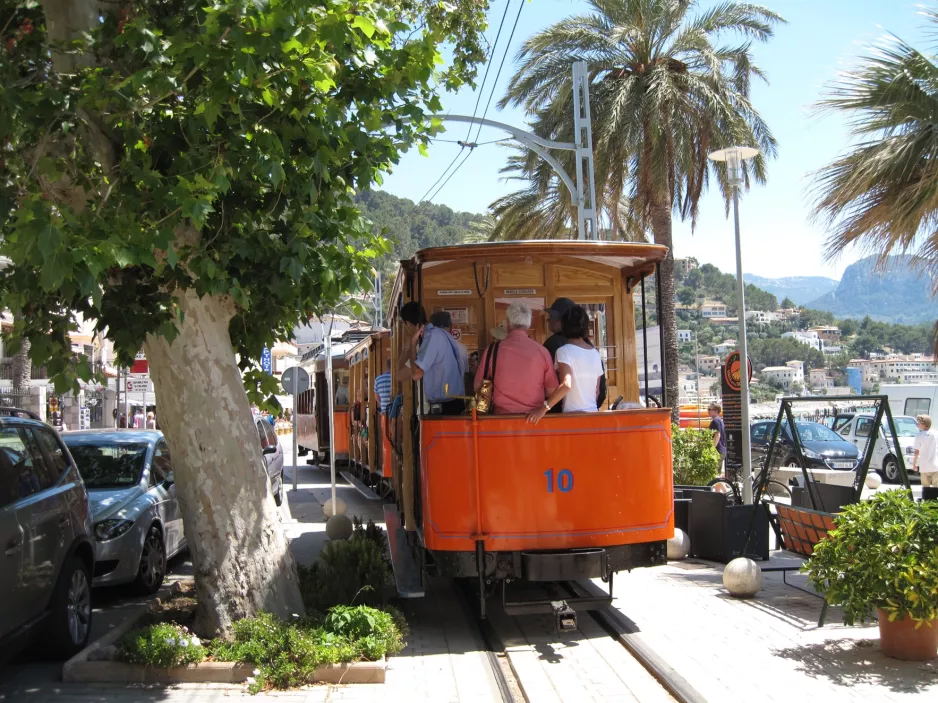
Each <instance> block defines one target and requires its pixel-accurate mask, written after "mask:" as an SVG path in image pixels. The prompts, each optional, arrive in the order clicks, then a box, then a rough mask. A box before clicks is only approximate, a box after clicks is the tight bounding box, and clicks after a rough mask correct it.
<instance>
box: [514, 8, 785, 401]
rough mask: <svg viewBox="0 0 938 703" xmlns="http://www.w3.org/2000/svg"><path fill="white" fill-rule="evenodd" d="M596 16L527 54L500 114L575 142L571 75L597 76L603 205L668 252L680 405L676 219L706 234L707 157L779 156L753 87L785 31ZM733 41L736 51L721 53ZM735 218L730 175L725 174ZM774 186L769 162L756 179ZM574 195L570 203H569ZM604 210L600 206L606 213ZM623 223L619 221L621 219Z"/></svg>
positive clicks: (645, 12)
mask: <svg viewBox="0 0 938 703" xmlns="http://www.w3.org/2000/svg"><path fill="white" fill-rule="evenodd" d="M590 5H591V8H592V9H591V12H589V13H588V14H584V15H578V16H574V17H570V18H567V19H565V20H563V21H561V22H559V23H558V24H555V25H554V26H552V27H550V28H548V29H546V30H544V31H543V32H540V33H539V34H536V35H535V36H533V37H531V38H530V39H529V40H528V41H527V42H525V44H524V47H523V48H522V50H521V52H520V54H519V61H520V63H521V65H520V68H519V69H518V71H517V73H516V74H515V75H514V77H513V78H512V81H511V84H510V85H509V88H508V93H507V95H506V96H505V98H504V99H503V100H502V101H501V103H500V105H501V106H503V107H504V106H505V105H516V106H523V107H524V108H525V110H526V111H527V112H528V114H529V115H531V116H532V117H534V118H535V119H536V127H535V129H536V131H537V132H538V133H540V134H541V135H542V136H546V137H549V138H551V139H557V140H561V139H563V137H564V135H568V137H569V135H572V134H573V125H572V122H573V105H572V79H571V75H570V73H571V64H572V63H573V62H574V61H580V60H582V61H586V62H587V63H588V65H589V76H590V99H591V108H592V123H593V145H594V152H595V157H594V160H595V171H596V174H595V178H596V186H597V188H596V190H597V200H599V199H601V198H602V199H604V202H603V203H602V204H601V206H602V207H603V209H604V210H606V211H608V212H611V213H616V212H617V211H618V208H619V203H620V202H623V200H622V196H623V194H627V198H626V200H625V201H624V202H628V203H630V206H631V208H632V209H634V211H635V217H637V218H638V221H640V222H641V223H643V224H644V225H646V226H647V227H648V228H649V229H650V230H651V232H652V234H653V236H654V241H655V242H656V243H658V244H664V245H666V246H667V247H669V254H668V257H667V259H666V260H665V261H664V262H663V263H662V266H661V278H662V281H661V291H662V301H661V323H662V324H663V325H664V340H665V349H664V350H663V353H664V355H665V365H666V372H667V396H668V398H669V400H671V402H672V404H674V407H675V413H676V407H677V406H676V403H675V401H676V399H677V397H678V373H677V364H678V344H677V327H676V321H675V315H674V257H673V253H671V252H670V248H671V218H672V214H675V213H676V214H677V215H678V216H680V217H681V218H682V219H686V218H689V219H690V220H691V221H692V223H694V222H696V216H697V206H698V203H699V201H700V196H701V194H702V193H703V192H704V190H706V187H707V185H708V184H709V179H710V177H711V171H710V168H709V163H710V162H709V161H708V159H707V154H708V153H709V152H711V151H713V150H715V149H720V148H723V147H726V146H730V145H732V144H744V145H751V146H756V147H758V148H759V149H760V150H761V152H762V154H763V155H765V156H773V155H774V154H775V149H776V145H775V139H774V138H773V137H772V135H771V133H770V131H769V129H768V127H767V126H766V124H765V123H764V122H763V120H762V118H761V117H760V116H759V114H758V112H757V111H756V109H755V107H754V106H753V105H752V103H751V101H750V98H749V95H750V84H751V81H752V79H753V77H755V78H764V75H763V73H762V71H761V70H760V69H759V68H758V67H757V66H756V65H755V64H754V63H753V61H752V56H751V54H750V46H751V43H752V41H765V40H767V39H768V38H769V37H771V36H772V28H773V26H774V25H775V24H776V23H778V22H780V21H783V20H782V19H781V17H779V16H778V15H777V14H775V13H773V12H771V11H769V10H767V9H765V8H762V7H758V6H755V5H747V4H740V3H735V2H726V3H723V4H720V5H717V6H715V7H713V8H710V9H708V10H706V11H701V12H699V13H698V14H693V11H694V10H696V3H695V2H692V1H690V0H591V2H590ZM727 34H733V35H737V36H741V37H742V40H741V41H736V43H717V42H718V40H720V37H721V36H723V35H727ZM713 175H714V177H715V178H716V181H717V184H718V186H719V188H720V191H721V192H722V194H723V197H724V200H725V201H726V203H727V212H728V208H729V199H730V196H731V191H730V188H729V185H728V183H727V181H726V172H725V170H722V169H715V170H714V171H713ZM750 177H752V178H755V180H756V181H757V182H763V181H764V180H765V160H764V157H763V156H760V157H757V158H756V159H754V160H753V161H752V162H751V166H748V167H747V172H746V179H747V183H748V180H749V178H750ZM564 195H565V194H564ZM598 204H599V203H598ZM612 219H613V221H616V220H617V218H616V217H615V216H614V217H613V218H612Z"/></svg>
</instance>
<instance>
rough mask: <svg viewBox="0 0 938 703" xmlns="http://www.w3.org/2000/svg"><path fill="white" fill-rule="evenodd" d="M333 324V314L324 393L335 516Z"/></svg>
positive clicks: (327, 337)
mask: <svg viewBox="0 0 938 703" xmlns="http://www.w3.org/2000/svg"><path fill="white" fill-rule="evenodd" d="M333 322H335V313H333V314H332V318H331V319H330V321H329V333H328V334H327V335H326V393H327V394H328V396H329V398H328V408H329V472H330V475H331V477H332V514H333V515H335V514H336V500H335V414H334V410H333V407H334V402H333V401H334V400H335V398H334V397H333V395H332V385H333V384H332V323H333Z"/></svg>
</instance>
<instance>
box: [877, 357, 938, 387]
mask: <svg viewBox="0 0 938 703" xmlns="http://www.w3.org/2000/svg"><path fill="white" fill-rule="evenodd" d="M869 365H870V367H871V368H872V369H874V371H875V373H876V376H877V377H878V378H880V379H885V380H887V381H898V380H900V378H901V377H903V376H909V375H913V374H929V373H934V372H936V371H938V365H936V364H935V358H934V357H932V356H923V355H922V354H913V355H909V356H898V355H890V357H888V358H886V359H877V360H875V361H870V362H869ZM900 382H902V383H906V381H900Z"/></svg>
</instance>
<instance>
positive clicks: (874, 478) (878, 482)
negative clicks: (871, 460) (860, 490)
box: [866, 471, 883, 491]
mask: <svg viewBox="0 0 938 703" xmlns="http://www.w3.org/2000/svg"><path fill="white" fill-rule="evenodd" d="M882 485H883V477H882V476H880V475H879V474H878V473H876V472H875V471H871V472H870V473H868V474H867V475H866V487H867V488H869V489H870V490H873V491H875V490H876V489H877V488H879V487H880V486H882Z"/></svg>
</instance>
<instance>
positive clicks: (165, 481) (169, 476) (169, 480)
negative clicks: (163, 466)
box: [163, 471, 176, 488]
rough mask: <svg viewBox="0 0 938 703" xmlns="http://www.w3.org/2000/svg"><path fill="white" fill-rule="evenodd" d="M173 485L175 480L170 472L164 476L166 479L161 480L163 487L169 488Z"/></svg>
mask: <svg viewBox="0 0 938 703" xmlns="http://www.w3.org/2000/svg"><path fill="white" fill-rule="evenodd" d="M174 483H176V479H175V477H174V476H173V472H172V471H170V472H169V473H168V474H166V478H164V479H163V485H164V486H166V487H167V488H169V487H170V486H172V485H173V484H174Z"/></svg>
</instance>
